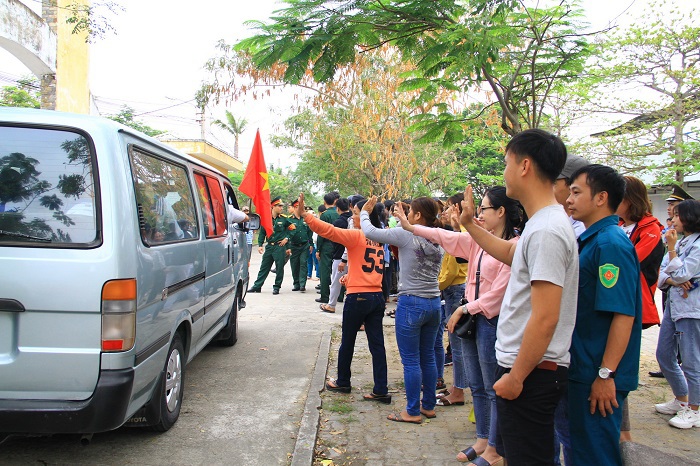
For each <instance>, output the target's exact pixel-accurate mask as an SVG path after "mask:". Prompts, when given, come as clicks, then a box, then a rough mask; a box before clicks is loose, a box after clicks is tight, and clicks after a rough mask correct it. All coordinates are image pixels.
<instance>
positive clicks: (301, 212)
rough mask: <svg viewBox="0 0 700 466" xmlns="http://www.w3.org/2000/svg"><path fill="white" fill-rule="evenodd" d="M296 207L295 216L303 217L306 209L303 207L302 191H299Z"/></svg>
mask: <svg viewBox="0 0 700 466" xmlns="http://www.w3.org/2000/svg"><path fill="white" fill-rule="evenodd" d="M296 209H297V211H296V214H297V217H300V218H304V214H305V213H306V209H304V193H299V203H298V204H297V207H296Z"/></svg>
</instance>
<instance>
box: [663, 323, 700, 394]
mask: <svg viewBox="0 0 700 466" xmlns="http://www.w3.org/2000/svg"><path fill="white" fill-rule="evenodd" d="M698 348H700V319H678V320H677V321H675V322H674V321H673V320H671V315H670V313H669V311H668V310H667V311H664V318H663V320H662V321H661V329H660V330H659V342H658V343H657V346H656V360H657V361H659V367H660V368H661V372H663V373H664V376H665V377H666V381H668V384H669V385H670V386H671V390H673V394H674V395H675V396H677V397H678V396H686V395H687V396H688V404H691V405H694V406H695V405H699V404H700V351H699V350H698ZM679 351H680V354H681V355H682V356H683V365H682V366H679V365H678V352H679Z"/></svg>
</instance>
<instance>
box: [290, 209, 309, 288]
mask: <svg viewBox="0 0 700 466" xmlns="http://www.w3.org/2000/svg"><path fill="white" fill-rule="evenodd" d="M297 203H298V201H292V202H291V203H290V205H291V206H296V204H297ZM287 220H289V222H290V223H292V224H293V225H294V226H295V228H294V229H293V230H291V231H290V232H289V244H288V245H287V247H288V248H289V249H291V250H292V255H291V258H290V260H289V262H290V265H291V267H292V280H293V284H294V288H292V291H302V292H303V291H306V272H307V269H308V260H309V253H310V250H311V248H313V244H314V243H313V233H312V232H311V229H310V228H309V226H308V225H307V224H306V222H305V221H304V219H303V218H296V217H295V216H294V215H290V216H289V217H287Z"/></svg>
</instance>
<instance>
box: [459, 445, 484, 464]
mask: <svg viewBox="0 0 700 466" xmlns="http://www.w3.org/2000/svg"><path fill="white" fill-rule="evenodd" d="M461 453H464V455H465V456H466V459H463V460H462V459H459V458H457V461H459V462H460V463H466V462H471V461H474V460H475V459H476V457H477V456H479V455H478V454H477V453H476V451H474V448H472V447H469V448H467V449H464V450H462V451H461Z"/></svg>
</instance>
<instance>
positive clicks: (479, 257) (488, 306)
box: [399, 186, 526, 466]
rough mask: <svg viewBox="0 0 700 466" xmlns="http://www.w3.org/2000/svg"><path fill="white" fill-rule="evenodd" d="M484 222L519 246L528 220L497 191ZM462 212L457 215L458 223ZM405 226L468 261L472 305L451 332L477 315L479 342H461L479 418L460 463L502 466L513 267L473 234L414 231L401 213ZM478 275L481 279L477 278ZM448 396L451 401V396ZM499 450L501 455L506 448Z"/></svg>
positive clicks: (484, 206)
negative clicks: (503, 323) (500, 341)
mask: <svg viewBox="0 0 700 466" xmlns="http://www.w3.org/2000/svg"><path fill="white" fill-rule="evenodd" d="M478 213H479V220H480V221H481V222H482V223H483V225H484V228H486V229H487V230H489V231H490V232H491V233H492V234H494V235H496V236H498V237H500V238H503V239H506V240H508V241H513V242H515V241H517V240H518V233H519V232H520V231H522V228H523V225H524V223H525V220H526V215H525V211H524V209H523V208H522V206H521V205H520V203H519V202H518V201H516V200H514V199H511V198H509V197H507V196H506V189H505V188H504V187H502V186H496V187H493V188H490V189H489V190H488V191H486V194H485V195H484V199H483V200H482V202H481V206H480V207H479V209H478ZM458 218H459V212H457V211H455V212H453V221H454V222H457V223H458ZM399 219H400V220H401V226H402V227H403V228H404V229H405V230H409V231H413V234H414V235H416V236H421V237H423V238H426V239H428V240H429V241H433V242H435V243H438V244H439V245H441V246H442V247H443V248H444V249H445V252H447V253H448V254H451V255H453V256H455V257H462V258H465V259H468V260H469V273H468V277H467V289H466V296H465V298H466V301H467V304H465V305H463V306H460V307H458V308H457V309H456V310H455V312H454V313H453V314H452V317H450V320H449V321H448V323H447V328H448V330H449V331H450V332H453V331H454V328H455V325H456V324H457V321H459V319H460V318H461V317H462V315H463V314H466V313H467V312H468V313H470V314H476V315H477V330H476V339H475V340H469V339H464V338H458V339H457V340H458V341H459V342H460V343H461V344H462V357H463V363H464V367H465V369H466V370H467V380H468V384H469V388H470V390H471V393H472V399H473V403H474V415H475V417H476V437H477V440H476V442H475V443H474V444H473V445H472V446H470V447H468V448H466V449H465V450H462V451H461V452H460V453H459V454H458V455H457V460H458V461H460V462H467V461H471V464H474V465H476V466H491V465H496V464H500V463H501V461H502V458H501V455H499V454H498V452H497V448H496V447H497V443H500V442H497V441H498V440H499V439H498V438H497V434H498V426H497V418H496V393H495V392H494V390H493V384H494V382H495V380H494V379H495V376H496V366H497V362H496V349H495V346H496V325H497V323H498V315H499V313H500V311H501V302H502V301H503V295H504V294H505V290H506V287H507V285H508V280H509V279H510V267H509V266H507V265H505V264H503V263H502V262H499V261H498V260H496V259H494V258H493V257H491V256H490V255H489V254H488V253H486V252H485V251H484V250H483V249H481V247H479V245H478V244H476V242H475V241H473V240H472V238H471V236H469V234H468V233H460V232H456V231H447V230H443V229H441V228H424V227H421V226H419V225H411V224H409V223H408V221H406V218H405V216H404V215H401V213H399ZM477 273H478V275H477ZM477 277H478V278H479V296H478V299H476V288H477V287H476V282H477ZM448 396H449V395H448ZM498 450H500V451H502V445H499V448H498Z"/></svg>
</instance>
